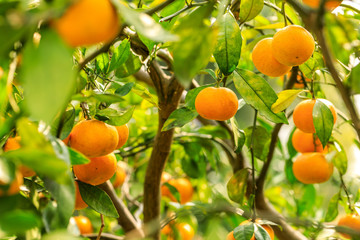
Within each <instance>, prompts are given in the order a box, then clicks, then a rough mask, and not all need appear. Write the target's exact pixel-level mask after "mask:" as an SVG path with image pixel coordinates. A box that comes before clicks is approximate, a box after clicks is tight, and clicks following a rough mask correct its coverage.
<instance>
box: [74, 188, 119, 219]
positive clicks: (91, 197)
mask: <svg viewBox="0 0 360 240" xmlns="http://www.w3.org/2000/svg"><path fill="white" fill-rule="evenodd" d="M77 182H78V184H79V190H80V194H81V197H82V199H83V200H84V202H86V204H87V205H89V207H91V208H92V209H94V210H95V211H96V212H98V213H100V214H103V215H105V216H107V217H114V218H118V217H119V214H118V213H117V211H116V209H115V207H114V204H113V203H112V201H111V199H110V197H109V196H108V195H107V194H106V193H105V192H104V191H103V190H101V189H100V188H98V187H96V186H92V185H90V184H86V183H83V182H80V181H77Z"/></svg>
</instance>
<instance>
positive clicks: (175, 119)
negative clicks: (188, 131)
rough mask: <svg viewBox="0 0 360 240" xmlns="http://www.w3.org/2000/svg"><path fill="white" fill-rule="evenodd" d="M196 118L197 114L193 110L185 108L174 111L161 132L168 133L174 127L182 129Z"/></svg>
mask: <svg viewBox="0 0 360 240" xmlns="http://www.w3.org/2000/svg"><path fill="white" fill-rule="evenodd" d="M197 116H198V113H197V112H196V111H195V110H192V109H189V108H187V107H182V108H179V109H176V110H175V111H173V112H172V113H171V114H170V116H169V118H168V119H167V120H166V122H165V123H164V126H163V127H162V129H161V131H168V130H170V129H172V128H174V127H182V126H184V125H185V124H187V123H189V122H191V121H192V120H194V119H195V118H196V117H197Z"/></svg>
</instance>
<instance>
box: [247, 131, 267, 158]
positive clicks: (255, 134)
mask: <svg viewBox="0 0 360 240" xmlns="http://www.w3.org/2000/svg"><path fill="white" fill-rule="evenodd" d="M245 135H246V142H245V144H246V146H247V147H248V148H250V147H251V144H252V145H253V150H254V155H255V157H256V158H258V159H260V160H263V161H264V160H265V159H266V156H267V154H268V152H269V145H270V138H271V135H270V133H269V132H268V131H267V130H266V129H265V128H263V127H261V126H256V128H255V131H253V127H249V128H246V129H245ZM252 138H253V140H252Z"/></svg>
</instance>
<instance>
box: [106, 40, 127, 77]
mask: <svg viewBox="0 0 360 240" xmlns="http://www.w3.org/2000/svg"><path fill="white" fill-rule="evenodd" d="M129 56H130V42H129V39H124V40H123V41H121V43H120V45H119V46H118V47H116V48H115V50H114V52H113V55H112V56H111V61H110V66H109V70H108V71H109V72H111V71H113V70H115V69H116V68H118V67H120V66H121V65H123V64H124V63H125V62H126V60H127V59H128V58H129Z"/></svg>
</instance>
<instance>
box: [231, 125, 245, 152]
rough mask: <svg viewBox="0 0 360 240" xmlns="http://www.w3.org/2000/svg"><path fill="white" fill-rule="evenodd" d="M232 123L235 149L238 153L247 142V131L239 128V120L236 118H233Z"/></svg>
mask: <svg viewBox="0 0 360 240" xmlns="http://www.w3.org/2000/svg"><path fill="white" fill-rule="evenodd" d="M230 123H231V128H232V130H233V133H234V141H235V148H234V151H235V152H236V153H240V152H241V150H242V147H243V146H244V144H245V141H246V135H245V132H244V131H243V130H241V129H239V126H238V124H237V121H236V119H235V118H231V119H230Z"/></svg>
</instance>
